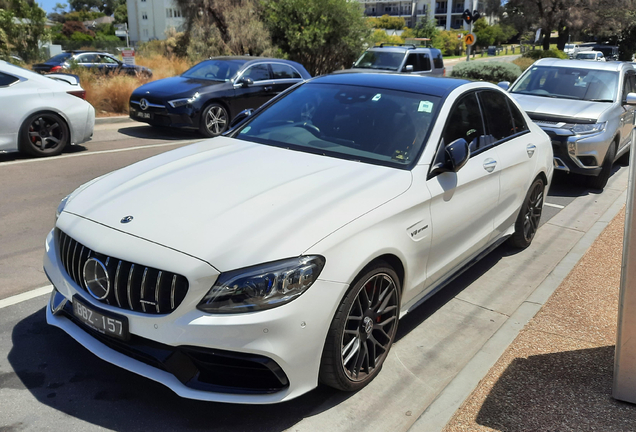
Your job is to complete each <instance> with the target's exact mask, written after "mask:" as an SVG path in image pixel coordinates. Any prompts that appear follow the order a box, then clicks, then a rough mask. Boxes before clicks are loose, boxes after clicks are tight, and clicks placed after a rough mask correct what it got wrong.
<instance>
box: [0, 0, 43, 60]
mask: <svg viewBox="0 0 636 432" xmlns="http://www.w3.org/2000/svg"><path fill="white" fill-rule="evenodd" d="M8 6H9V8H8V9H0V29H2V32H1V33H0V54H1V55H4V56H7V55H9V54H12V53H16V54H17V55H19V56H20V57H22V58H23V59H24V61H26V62H30V61H34V60H37V59H38V58H39V56H40V51H39V44H40V42H45V41H47V40H49V32H48V30H47V29H46V27H45V26H44V24H45V23H46V12H44V10H43V9H41V8H40V7H39V6H38V5H37V4H36V3H34V4H32V5H31V4H29V3H27V2H26V1H25V0H8Z"/></svg>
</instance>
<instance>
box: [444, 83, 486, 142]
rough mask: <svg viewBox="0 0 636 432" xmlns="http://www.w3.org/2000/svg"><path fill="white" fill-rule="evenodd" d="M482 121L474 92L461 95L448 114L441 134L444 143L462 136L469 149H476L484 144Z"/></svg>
mask: <svg viewBox="0 0 636 432" xmlns="http://www.w3.org/2000/svg"><path fill="white" fill-rule="evenodd" d="M483 135H484V123H483V121H482V118H481V111H480V110H479V103H478V102H477V96H476V95H475V93H470V94H468V95H466V96H464V97H462V98H461V99H460V100H459V101H458V103H457V105H455V106H454V107H453V109H452V111H451V112H450V115H449V116H448V120H447V122H446V129H445V130H444V133H443V134H442V137H443V138H444V145H449V144H450V143H452V142H453V141H455V140H457V139H459V138H464V139H465V140H466V141H467V142H468V145H469V147H470V151H475V150H478V149H479V148H481V147H483V146H484V145H485V142H484V141H483V139H481V138H483Z"/></svg>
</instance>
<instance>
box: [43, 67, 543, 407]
mask: <svg viewBox="0 0 636 432" xmlns="http://www.w3.org/2000/svg"><path fill="white" fill-rule="evenodd" d="M246 116H247V113H243V114H242V115H241V116H239V119H242V120H237V121H238V122H239V123H238V124H237V125H235V126H234V128H232V129H231V130H230V131H229V132H228V133H227V134H226V135H225V136H222V137H217V138H213V139H210V140H207V141H203V142H200V143H198V144H193V145H190V146H187V147H182V148H180V149H178V150H174V151H171V152H168V153H164V154H162V155H159V156H155V157H152V158H150V159H147V160H144V161H141V162H138V163H136V164H134V165H131V166H129V167H126V168H123V169H120V170H118V171H115V172H112V173H110V174H107V175H105V176H103V177H100V178H97V179H95V180H93V181H91V182H89V183H86V184H84V185H82V186H81V187H80V188H79V189H77V190H76V191H74V192H73V193H71V194H70V195H69V196H67V197H66V198H64V200H63V201H62V202H61V203H60V206H59V208H58V211H57V222H56V224H55V228H54V229H53V230H52V231H51V232H50V234H49V235H48V237H47V239H46V253H45V256H44V268H45V270H46V273H47V275H48V277H49V278H50V280H51V282H52V284H53V285H54V287H55V288H54V290H53V293H52V295H51V299H50V303H49V306H48V307H47V311H46V314H47V320H48V322H49V323H50V324H52V325H54V326H57V327H59V328H61V329H63V330H64V331H65V332H67V333H68V334H69V335H70V336H71V337H73V338H74V339H76V340H77V341H78V342H79V343H80V344H82V345H83V346H84V347H86V348H87V349H88V350H90V351H92V352H93V353H95V354H96V355H97V356H99V357H101V358H102V359H104V360H106V361H108V362H111V363H113V364H116V365H118V366H121V367H122V368H125V369H128V370H129V371H132V372H135V373H137V374H140V375H143V376H145V377H148V378H150V379H152V380H155V381H158V382H160V383H162V384H164V385H166V386H168V387H169V388H170V389H172V390H173V391H174V392H176V393H177V394H179V395H181V396H183V397H186V398H192V399H201V400H209V401H221V402H237V403H274V402H280V401H285V400H289V399H292V398H295V397H297V396H299V395H302V394H303V393H305V392H307V391H309V390H311V389H313V388H315V387H316V386H317V385H318V384H319V383H323V384H326V385H329V386H332V387H335V388H337V389H340V390H345V391H351V390H357V389H360V388H361V387H363V386H364V385H366V384H367V383H369V382H370V381H371V380H372V379H373V378H374V377H375V376H376V375H377V374H378V373H379V372H380V369H381V367H382V364H383V362H384V360H385V359H386V357H387V355H388V353H389V350H390V348H391V345H392V343H393V340H394V338H395V334H396V329H397V326H398V320H399V318H400V317H402V316H404V315H405V314H407V313H408V312H409V311H411V310H413V308H415V307H416V306H418V305H419V304H421V303H422V302H423V301H424V300H426V299H427V298H428V297H430V296H431V295H432V294H433V293H435V292H436V291H437V290H439V289H440V288H442V287H443V286H444V285H445V284H447V283H448V281H450V280H452V278H453V276H454V275H456V274H457V273H458V272H460V271H461V270H463V269H465V268H466V267H467V266H469V265H471V264H473V263H475V262H476V261H477V260H478V259H479V258H480V257H482V256H483V255H484V254H485V253H487V252H488V251H490V250H492V249H493V248H494V247H496V246H497V245H499V244H500V243H502V242H503V241H505V240H508V241H509V242H510V243H511V244H512V245H514V246H516V247H520V248H523V247H526V246H528V245H529V244H530V242H531V241H532V239H533V237H534V235H535V233H536V231H537V228H538V225H539V219H540V217H541V210H542V205H543V198H544V195H545V193H546V192H547V188H548V185H549V184H550V180H551V178H552V173H553V168H552V157H553V155H552V148H551V145H550V141H549V139H548V137H547V135H546V134H545V133H544V132H543V131H542V130H541V129H540V128H539V127H538V126H536V125H535V124H534V123H533V122H532V121H530V120H529V118H528V117H527V115H526V114H524V113H523V111H522V110H521V109H519V106H518V105H517V103H516V102H515V101H514V100H512V99H511V98H510V97H509V96H508V95H507V94H506V93H505V92H504V91H502V90H501V89H499V88H498V87H496V86H494V85H491V84H488V83H483V82H468V81H463V80H455V79H440V78H427V77H419V76H408V75H387V74H360V73H348V74H335V75H330V76H323V77H319V78H316V79H313V80H311V81H308V82H306V83H302V84H299V85H297V86H295V87H293V88H292V89H290V90H289V91H287V92H285V93H283V94H281V95H280V96H278V97H277V98H275V99H273V100H272V101H270V102H269V103H268V104H266V105H264V106H263V107H261V108H260V109H258V110H257V111H255V112H254V113H252V114H251V115H249V116H247V117H246ZM51 355H55V353H51Z"/></svg>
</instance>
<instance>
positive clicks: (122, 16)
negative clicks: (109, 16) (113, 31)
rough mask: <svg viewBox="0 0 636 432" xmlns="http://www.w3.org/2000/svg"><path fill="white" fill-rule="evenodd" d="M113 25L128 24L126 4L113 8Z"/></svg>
mask: <svg viewBox="0 0 636 432" xmlns="http://www.w3.org/2000/svg"><path fill="white" fill-rule="evenodd" d="M113 16H114V17H115V24H124V23H127V22H128V7H127V6H126V4H125V3H124V4H120V5H119V6H117V7H116V8H115V13H114V15H113Z"/></svg>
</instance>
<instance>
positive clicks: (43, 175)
mask: <svg viewBox="0 0 636 432" xmlns="http://www.w3.org/2000/svg"><path fill="white" fill-rule="evenodd" d="M198 139H200V138H199V137H198V136H196V135H194V134H187V133H183V132H172V131H166V130H157V129H153V128H151V127H148V126H140V125H139V124H136V123H118V124H109V125H100V126H97V127H96V131H95V137H94V139H93V141H91V142H89V143H87V144H85V145H83V146H78V147H76V148H73V149H71V150H70V151H69V152H67V153H65V154H63V155H61V156H59V157H55V158H49V159H37V160H35V159H25V158H21V157H19V156H17V155H14V154H6V155H0V299H3V298H7V297H9V296H13V295H15V294H19V293H25V292H29V291H30V290H33V289H34V288H38V287H43V286H46V285H48V281H47V279H46V276H45V275H44V273H43V271H42V255H43V244H44V239H45V237H46V234H47V233H48V231H49V230H50V229H51V228H52V226H53V223H54V214H55V208H56V206H57V204H58V202H59V200H60V199H61V198H63V197H64V196H65V195H66V194H68V193H70V192H71V191H72V190H73V189H75V188H76V187H78V186H79V185H81V184H82V183H84V182H86V181H89V180H91V179H92V178H94V177H97V176H99V175H102V174H104V173H106V172H109V171H112V170H115V169H118V168H120V167H123V166H126V165H129V164H131V163H134V162H137V161H139V160H142V159H145V158H147V157H150V156H153V155H156V154H159V153H161V152H164V151H168V150H170V149H174V148H176V147H178V146H182V145H186V144H187V143H188V142H192V141H196V140H198ZM625 172H626V168H624V167H620V166H615V173H614V176H613V177H616V178H618V177H621V178H622V177H625ZM621 187H623V186H621ZM618 193H619V189H609V188H608V189H606V192H603V193H602V194H596V193H595V192H593V191H590V190H588V189H586V188H585V187H583V186H581V179H580V178H578V177H574V176H566V175H557V176H555V180H554V182H553V186H552V188H551V190H550V193H549V196H548V198H547V199H546V206H545V207H544V212H543V218H542V224H546V223H549V221H550V220H552V219H553V218H554V219H555V220H556V219H559V217H558V216H559V213H561V212H566V213H567V210H568V206H570V205H571V204H572V203H574V202H577V203H578V205H582V206H587V208H592V207H593V205H594V203H596V202H603V201H604V200H605V201H608V200H609V199H610V198H612V199H613V198H614V197H615V196H617V194H618ZM608 194H609V195H608ZM611 194H614V195H611ZM577 200H578V201H577ZM586 203H590V204H586ZM574 207H576V205H575V206H573V208H572V210H571V211H570V214H573V215H574V216H572V217H570V216H569V215H570V214H568V217H567V218H565V217H562V218H561V219H568V220H570V219H572V220H573V221H574V222H573V223H575V222H576V215H577V214H579V213H580V212H579V210H578V209H577V208H574ZM586 211H592V210H586ZM562 223H563V222H559V223H555V224H554V225H550V226H548V227H543V228H542V229H541V230H540V231H539V234H538V237H541V234H542V231H543V234H544V235H543V237H546V239H543V240H542V239H540V238H538V241H537V244H536V247H535V245H534V244H533V247H535V249H531V250H527V251H525V252H523V253H520V254H519V256H516V257H515V256H514V253H513V252H512V251H511V250H509V249H507V248H506V246H502V247H500V248H499V249H497V250H496V251H495V252H493V253H492V254H491V255H490V256H489V257H488V258H487V259H485V260H484V261H483V263H482V264H481V265H480V266H476V267H474V268H473V269H471V270H469V271H468V272H466V273H465V274H464V275H462V276H461V277H460V278H458V280H457V281H456V282H454V283H453V284H452V285H451V286H449V287H447V289H445V290H443V291H442V292H441V293H440V294H438V295H436V296H435V297H434V298H433V299H431V301H429V302H427V304H425V305H423V306H422V307H420V308H419V309H418V310H417V311H416V313H413V314H409V315H407V317H406V318H405V319H403V320H402V321H401V323H400V329H399V331H398V333H399V334H398V341H397V343H396V346H395V348H394V349H393V350H392V354H395V358H393V357H392V358H391V359H388V360H387V364H386V365H385V369H384V370H383V373H382V374H380V376H379V377H378V379H376V380H375V381H374V382H373V383H372V384H371V385H370V386H369V387H367V388H366V389H365V390H363V391H362V392H359V393H358V394H355V395H350V394H343V393H339V392H336V391H334V390H331V389H328V388H318V389H316V390H314V391H312V392H310V393H309V394H307V395H305V396H302V397H300V398H298V399H296V400H294V401H291V402H288V403H285V404H281V405H277V406H251V407H245V406H236V405H223V404H215V403H203V402H197V401H189V400H184V399H180V398H178V397H177V396H175V395H174V394H173V393H172V392H171V391H170V390H168V389H167V388H165V387H163V386H161V385H159V384H156V383H154V382H152V381H149V380H146V379H143V378H140V377H138V376H136V375H134V374H131V373H128V372H126V371H124V370H121V369H119V368H117V367H115V366H112V365H110V364H108V363H106V362H103V361H101V360H99V359H98V358H96V357H95V356H94V355H92V354H91V353H89V352H88V351H86V350H85V349H83V348H82V347H81V346H79V345H78V344H77V343H76V342H75V341H74V340H72V339H71V338H70V337H68V336H67V335H66V334H65V333H63V332H62V331H60V330H58V329H55V328H52V327H49V326H48V325H47V324H46V322H45V317H44V305H45V303H46V299H47V297H46V296H40V297H36V298H33V299H31V300H28V301H24V302H20V303H17V304H14V305H11V306H7V307H3V308H0V407H2V408H1V409H0V431H3V432H4V431H7V432H8V431H18V430H43V429H47V430H60V431H73V430H82V431H85V430H100V429H101V428H106V429H113V430H151V429H158V430H199V429H207V430H210V429H212V430H222V431H226V430H227V431H235V430H246V431H252V430H259V431H270V430H271V431H280V430H285V429H288V428H292V429H298V430H325V429H326V428H329V429H333V430H370V428H371V427H373V426H374V425H376V426H377V428H376V430H389V429H388V428H387V427H383V426H382V424H383V423H382V422H383V421H385V422H388V421H391V422H395V421H397V420H394V419H393V418H392V417H391V416H390V415H386V414H385V412H384V411H383V410H389V409H391V410H394V411H395V409H398V410H399V409H402V405H408V401H417V402H418V403H420V402H421V404H420V405H423V404H425V403H426V404H430V402H431V401H432V400H433V397H434V392H433V391H431V392H430V394H431V395H433V396H430V397H429V395H428V394H427V396H426V398H427V399H426V400H424V399H422V398H423V396H421V395H422V394H423V393H424V390H421V391H419V390H418V391H419V393H418V392H414V391H413V390H412V389H410V388H409V387H408V386H409V385H412V384H415V385H420V381H421V379H420V378H421V376H425V377H430V380H428V379H427V383H426V386H427V388H428V387H431V388H432V387H434V385H437V386H438V387H439V386H442V385H445V384H444V382H445V381H444V380H450V378H452V376H454V375H452V374H453V373H455V374H456V373H457V372H456V371H454V369H453V370H451V369H452V367H453V364H455V363H458V364H459V363H462V362H465V361H467V360H466V359H470V358H471V357H472V356H473V355H474V351H475V349H476V348H475V349H473V348H470V349H466V347H465V346H463V345H461V344H460V342H467V343H469V345H470V344H477V343H483V342H485V340H487V339H488V338H489V336H488V335H489V334H490V333H489V332H492V331H494V330H496V328H498V326H500V325H501V324H502V323H503V322H504V321H505V320H506V319H507V317H509V316H510V315H511V314H512V312H511V311H514V308H513V307H512V306H510V304H513V303H514V302H512V303H510V304H508V305H505V306H501V307H498V306H496V305H495V306H492V307H490V306H488V307H485V306H479V307H477V306H475V305H477V304H479V300H478V299H475V297H476V295H477V294H475V293H476V292H477V291H475V290H476V288H475V289H473V288H472V287H475V286H477V285H479V284H480V283H481V284H482V285H488V286H494V285H496V284H497V283H498V282H497V281H496V280H495V279H489V276H488V273H487V272H489V271H490V272H498V273H496V274H501V275H504V274H505V273H506V271H507V269H513V268H514V267H512V264H511V263H513V262H515V261H514V260H516V261H518V263H517V264H515V265H517V266H518V268H519V269H529V270H533V267H532V263H534V266H535V267H536V268H535V269H534V270H533V271H535V270H536V274H537V276H535V277H536V278H538V279H541V280H542V279H543V278H545V273H546V272H548V271H549V268H548V267H549V266H548V264H547V263H548V262H549V261H551V260H553V258H552V255H550V253H551V252H550V251H551V249H550V248H557V249H558V248H559V247H561V246H562V244H560V243H559V242H552V241H551V239H550V237H551V236H552V235H553V234H550V235H548V234H547V233H551V232H552V231H549V230H554V232H555V233H558V232H560V231H566V230H565V229H564V228H561V225H560V224H562ZM575 229H576V227H575ZM583 231H584V229H583V228H581V230H580V231H575V230H574V229H573V230H572V233H574V234H572V239H571V240H568V241H570V243H572V242H574V241H575V239H576V238H578V237H577V236H579V234H580V235H582V234H581V233H582V232H583ZM554 235H557V236H558V234H554ZM570 243H568V244H570ZM568 247H571V246H568ZM565 249H566V248H565V247H563V250H565ZM562 255H563V254H561V255H559V256H561V257H562ZM555 259H558V260H560V259H561V258H555ZM523 260H526V261H523ZM541 260H543V261H541ZM527 263H530V265H529V264H527ZM510 271H511V273H512V274H517V275H520V273H519V272H520V270H516V271H512V270H510ZM533 274H534V273H533ZM484 275H485V276H484ZM519 277H520V278H521V277H525V276H524V275H520V276H519ZM484 278H485V279H488V283H487V284H484ZM501 283H502V284H504V283H505V284H507V285H510V286H511V289H510V291H515V290H519V289H521V288H523V289H527V288H524V287H521V285H524V286H525V285H530V284H532V283H534V281H530V282H525V281H522V282H519V283H516V284H515V283H513V284H512V285H511V283H510V280H506V281H502V282H501ZM514 285H519V286H520V287H517V286H514ZM483 289H487V288H482V290H483ZM488 295H489V298H493V299H496V298H497V296H498V295H500V294H493V293H489V294H488ZM462 296H463V297H464V299H463V300H462V299H460V300H461V301H459V300H457V299H456V297H462ZM471 296H472V297H471ZM504 297H505V296H504ZM520 298H521V297H520ZM523 298H524V299H525V297H523ZM1 301H2V300H0V302H1ZM515 301H516V300H515ZM0 307H1V306H0ZM473 307H474V310H473V309H471V308H473ZM515 307H516V306H515ZM449 308H450V312H449V311H448V309H449ZM499 309H501V311H499ZM475 311H477V312H475ZM445 314H446V315H445ZM451 314H459V315H462V316H463V318H462V321H461V323H460V324H461V326H463V327H461V328H460V327H459V324H458V327H453V326H450V325H449V324H448V323H449V321H448V317H447V315H451ZM480 326H481V327H480ZM462 329H463V330H462ZM486 330H487V331H486ZM462 332H464V333H466V332H468V333H466V335H464V336H460V335H462V334H464V333H462ZM471 332H472V333H471ZM442 337H443V340H441V339H440V340H437V341H432V342H429V341H428V340H427V338H429V339H430V338H433V339H434V338H442ZM481 339H484V340H483V341H482V342H479V340H481ZM423 349H428V350H425V351H422V350H423ZM414 350H416V351H414ZM422 356H423V357H422ZM389 360H390V361H389ZM410 360H413V361H415V360H417V361H418V362H420V361H421V364H420V363H418V364H417V365H416V366H417V367H415V366H414V367H410V366H409V371H408V373H405V372H404V371H402V369H399V368H400V367H405V366H404V364H403V363H408V362H409V361H410ZM395 362H399V363H400V365H401V366H395V364H394V363H395ZM440 362H442V363H440ZM440 364H441V366H440ZM427 368H428V369H427ZM431 368H432V369H431ZM453 371H454V372H453ZM414 374H417V375H418V376H420V378H414V377H413V376H414ZM451 375H452V376H451ZM391 380H395V381H391ZM436 382H438V383H437V384H436ZM446 382H447V381H446ZM396 383H401V384H400V385H401V386H402V387H395V385H396ZM435 391H439V390H435ZM383 392H389V393H390V394H395V400H394V401H391V402H389V400H387V399H386V398H385V399H382V400H383V401H386V403H382V402H380V401H379V400H378V399H374V398H375V397H376V396H377V395H381V394H384V393H383ZM420 399H421V400H420ZM391 404H393V405H391ZM420 405H418V406H420ZM396 407H397V408H396ZM418 409H419V408H418ZM363 410H364V411H365V414H364V415H362V414H360V415H359V417H358V414H356V413H361V412H362V411H363ZM393 414H395V415H396V416H398V417H397V418H398V419H399V421H400V422H402V423H400V424H412V422H413V421H414V420H415V418H412V419H411V420H408V418H409V416H412V415H413V416H416V415H419V414H417V412H416V411H413V413H412V412H411V410H410V409H407V408H404V412H398V413H397V414H396V413H395V412H393ZM404 419H407V420H404ZM409 422H410V423H409ZM391 424H393V423H391ZM385 426H386V425H385ZM323 427H324V428H323ZM398 429H400V430H401V429H403V428H402V427H400V428H398V427H397V426H396V428H395V430H398Z"/></svg>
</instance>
